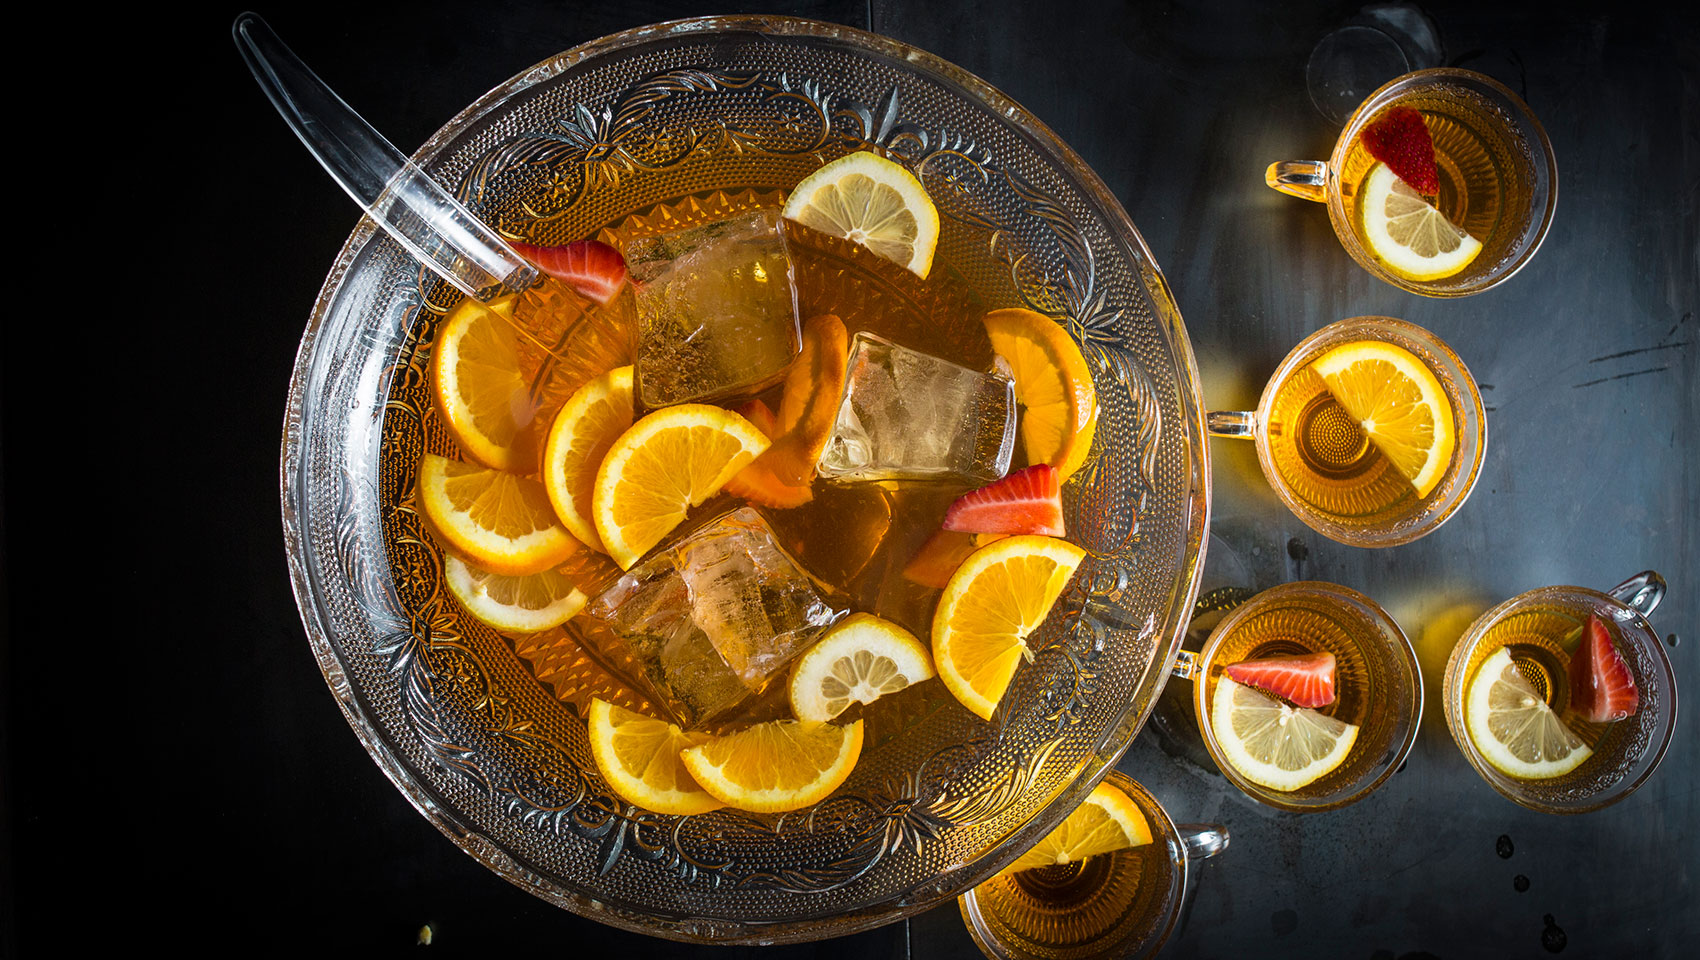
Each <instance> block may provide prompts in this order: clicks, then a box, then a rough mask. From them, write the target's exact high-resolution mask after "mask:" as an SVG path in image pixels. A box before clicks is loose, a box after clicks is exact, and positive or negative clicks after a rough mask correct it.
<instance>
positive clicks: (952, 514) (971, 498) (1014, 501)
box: [944, 463, 1065, 537]
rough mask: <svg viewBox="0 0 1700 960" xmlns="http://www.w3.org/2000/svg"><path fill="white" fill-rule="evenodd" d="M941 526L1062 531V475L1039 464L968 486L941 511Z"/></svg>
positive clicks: (977, 530)
mask: <svg viewBox="0 0 1700 960" xmlns="http://www.w3.org/2000/svg"><path fill="white" fill-rule="evenodd" d="M944 528H945V529H946V530H956V531H960V532H962V533H1007V534H1022V533H1036V534H1040V535H1043V536H1047V537H1060V536H1064V535H1065V531H1064V530H1063V515H1062V476H1061V474H1060V473H1059V472H1058V471H1057V469H1056V468H1055V467H1053V466H1051V465H1049V464H1044V463H1041V464H1038V465H1036V466H1031V467H1028V468H1027V469H1025V470H1017V471H1016V472H1014V473H1012V474H1010V475H1009V476H1007V477H1004V478H1003V479H1002V480H997V481H994V482H992V483H989V484H987V485H986V486H983V487H981V488H980V489H978V490H970V491H969V492H967V493H965V494H963V495H962V496H960V497H958V498H956V501H955V502H954V503H952V504H951V505H950V509H948V510H946V511H945V513H944Z"/></svg>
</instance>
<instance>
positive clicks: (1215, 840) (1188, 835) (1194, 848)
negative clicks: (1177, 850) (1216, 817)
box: [1175, 823, 1228, 860]
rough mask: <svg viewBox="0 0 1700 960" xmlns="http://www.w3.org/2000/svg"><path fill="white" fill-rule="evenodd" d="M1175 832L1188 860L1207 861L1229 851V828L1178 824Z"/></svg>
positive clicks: (1205, 824)
mask: <svg viewBox="0 0 1700 960" xmlns="http://www.w3.org/2000/svg"><path fill="white" fill-rule="evenodd" d="M1175 832H1176V833H1178V834H1180V839H1181V849H1182V850H1184V851H1186V858H1187V859H1188V860H1206V859H1209V858H1210V857H1214V856H1215V855H1216V854H1218V853H1221V852H1222V851H1223V850H1226V849H1228V828H1227V827H1225V826H1223V825H1221V824H1219V823H1177V824H1175Z"/></svg>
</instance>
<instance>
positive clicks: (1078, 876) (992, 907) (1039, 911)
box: [957, 771, 1228, 960]
mask: <svg viewBox="0 0 1700 960" xmlns="http://www.w3.org/2000/svg"><path fill="white" fill-rule="evenodd" d="M1105 782H1106V783H1109V784H1110V785H1112V786H1114V787H1115V788H1116V789H1118V790H1121V791H1122V792H1123V793H1125V794H1127V796H1128V797H1129V798H1130V799H1132V800H1133V802H1134V803H1136V804H1138V805H1139V809H1140V812H1142V813H1144V814H1145V822H1146V823H1148V824H1150V825H1151V842H1150V843H1148V844H1146V845H1144V846H1142V847H1134V848H1133V849H1131V850H1121V851H1118V852H1116V853H1109V854H1101V855H1099V856H1096V857H1087V858H1086V859H1084V860H1080V861H1077V862H1075V863H1070V864H1065V865H1062V866H1056V867H1039V868H1036V869H1033V870H1023V871H1021V872H1019V873H1011V872H1008V871H1005V872H1003V873H1000V874H998V875H997V876H995V877H993V878H992V879H990V880H987V881H986V882H985V883H982V884H980V885H979V886H977V887H975V888H974V889H972V890H970V891H968V892H967V893H965V894H963V895H962V896H961V897H959V898H957V906H958V907H960V908H961V910H962V922H963V924H965V925H966V926H967V927H968V933H969V935H970V936H972V937H973V938H974V943H975V944H976V945H977V946H978V947H979V948H980V952H981V953H984V954H985V955H986V956H988V957H990V958H992V960H1087V958H1095V957H1149V956H1154V955H1155V954H1156V953H1157V951H1158V950H1160V949H1162V946H1163V943H1164V941H1166V940H1167V939H1168V938H1169V933H1170V931H1171V930H1173V928H1174V925H1175V919H1176V917H1178V916H1179V915H1180V911H1181V904H1182V902H1183V900H1184V897H1185V893H1186V880H1187V867H1188V864H1189V863H1191V862H1192V861H1194V860H1202V859H1205V858H1207V857H1213V856H1215V855H1216V854H1218V853H1221V852H1222V851H1223V850H1225V849H1227V846H1228V830H1227V828H1226V827H1222V826H1219V825H1217V824H1205V823H1182V824H1176V823H1175V822H1174V821H1172V820H1170V819H1169V815H1168V813H1167V812H1165V811H1164V810H1163V807H1162V805H1161V804H1159V803H1158V802H1157V798H1156V797H1153V796H1152V795H1151V793H1150V792H1149V791H1147V790H1146V789H1145V788H1144V787H1142V786H1140V785H1139V784H1138V783H1137V782H1135V781H1134V780H1133V779H1132V778H1131V777H1128V776H1127V775H1126V774H1123V773H1121V772H1119V771H1115V772H1111V773H1110V775H1109V776H1108V777H1107V778H1105Z"/></svg>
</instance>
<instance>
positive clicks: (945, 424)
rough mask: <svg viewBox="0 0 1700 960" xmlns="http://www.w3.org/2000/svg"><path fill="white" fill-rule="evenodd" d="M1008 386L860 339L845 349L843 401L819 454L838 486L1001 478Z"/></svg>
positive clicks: (1010, 408) (1011, 410) (1010, 401)
mask: <svg viewBox="0 0 1700 960" xmlns="http://www.w3.org/2000/svg"><path fill="white" fill-rule="evenodd" d="M1014 449H1015V386H1014V383H1013V382H1012V381H1010V380H1009V378H1007V377H1003V376H1000V375H998V374H994V373H982V372H980V371H978V370H970V369H968V368H967V367H963V366H958V365H957V364H954V363H951V362H950V361H948V360H941V359H939V358H938V357H935V356H932V355H931V354H926V353H922V352H920V351H919V350H911V349H909V348H908V347H905V346H902V345H900V344H896V343H892V342H891V341H890V340H886V339H883V338H881V337H877V336H874V335H873V334H871V333H867V332H865V331H864V332H862V333H858V334H856V336H855V338H854V339H853V340H851V342H850V363H849V371H848V375H847V376H846V377H845V385H844V399H843V400H842V401H841V402H840V403H839V407H838V419H837V421H836V422H835V423H834V425H833V431H832V437H831V439H830V440H828V441H827V445H826V450H825V451H824V452H823V453H822V454H821V458H820V463H819V465H818V469H819V471H820V474H821V476H823V477H830V478H833V479H838V480H902V479H922V480H929V479H937V480H957V481H961V482H963V483H972V484H981V483H987V482H990V481H992V480H996V479H998V478H999V477H1002V476H1003V475H1004V474H1005V473H1008V472H1009V458H1010V454H1011V453H1012V452H1013V451H1014Z"/></svg>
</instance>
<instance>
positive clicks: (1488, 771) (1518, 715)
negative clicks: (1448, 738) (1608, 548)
mask: <svg viewBox="0 0 1700 960" xmlns="http://www.w3.org/2000/svg"><path fill="white" fill-rule="evenodd" d="M1664 591H1665V583H1664V580H1663V578H1661V577H1660V576H1659V575H1658V574H1657V573H1654V572H1652V571H1647V572H1644V573H1641V574H1637V575H1636V576H1634V577H1631V578H1630V579H1629V580H1626V581H1624V582H1623V583H1621V584H1619V585H1617V586H1616V587H1613V588H1612V589H1611V590H1609V591H1607V592H1605V593H1600V592H1598V591H1596V590H1589V589H1586V588H1584V587H1562V586H1560V587H1544V588H1541V589H1539V590H1531V591H1529V592H1528V593H1524V594H1520V595H1518V596H1516V597H1513V598H1511V599H1510V600H1507V601H1505V602H1504V603H1501V604H1499V605H1498V606H1496V607H1494V608H1493V609H1491V610H1489V611H1487V612H1486V613H1484V614H1482V615H1481V617H1479V618H1477V620H1476V622H1475V623H1473V624H1471V625H1470V628H1469V630H1467V631H1465V633H1464V636H1463V637H1462V638H1461V639H1460V640H1459V641H1458V644H1457V646H1456V647H1455V648H1453V651H1452V656H1451V659H1450V660H1448V661H1447V664H1446V679H1445V689H1444V697H1445V705H1446V725H1447V727H1448V728H1449V729H1450V730H1451V733H1452V739H1453V740H1454V741H1456V742H1457V744H1458V749H1459V750H1461V751H1463V753H1464V756H1465V758H1466V759H1468V760H1469V761H1470V765H1471V766H1473V767H1475V768H1476V772H1477V773H1479V774H1481V776H1482V779H1484V780H1486V781H1487V782H1488V783H1489V784H1491V785H1492V786H1493V788H1494V789H1495V790H1498V791H1499V792H1500V793H1501V794H1503V795H1504V796H1505V797H1506V798H1508V799H1510V800H1512V801H1513V802H1515V803H1518V804H1521V805H1522V806H1525V807H1528V808H1529V809H1531V810H1539V811H1542V812H1545V813H1559V814H1564V813H1585V812H1588V811H1590V810H1598V809H1600V808H1601V807H1605V806H1608V805H1610V804H1613V803H1616V802H1617V801H1619V800H1621V799H1623V798H1624V797H1626V796H1628V795H1629V794H1630V793H1631V792H1633V791H1634V790H1635V789H1636V788H1637V787H1639V786H1640V785H1641V784H1642V783H1644V782H1645V781H1646V779H1647V777H1649V776H1650V775H1651V774H1652V772H1653V770H1654V769H1655V768H1657V767H1658V765H1659V761H1660V760H1661V759H1663V757H1664V753H1665V748H1666V747H1667V746H1668V745H1669V743H1670V738H1671V732H1672V730H1673V729H1674V727H1675V724H1676V678H1675V676H1674V675H1673V673H1672V672H1671V665H1670V660H1669V658H1668V657H1667V656H1666V655H1665V651H1664V647H1663V645H1662V644H1661V643H1660V642H1659V637H1658V634H1657V633H1655V632H1654V631H1653V628H1652V626H1651V625H1650V624H1649V623H1648V622H1647V615H1648V614H1650V613H1652V611H1653V608H1654V607H1656V606H1658V603H1659V600H1660V599H1661V598H1662V597H1663V596H1664ZM1591 678H1592V679H1591Z"/></svg>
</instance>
